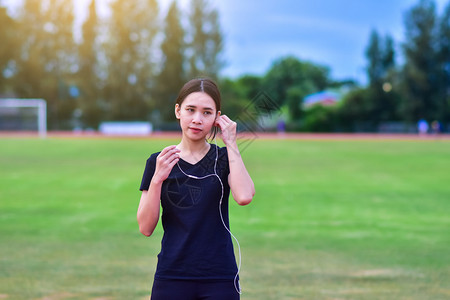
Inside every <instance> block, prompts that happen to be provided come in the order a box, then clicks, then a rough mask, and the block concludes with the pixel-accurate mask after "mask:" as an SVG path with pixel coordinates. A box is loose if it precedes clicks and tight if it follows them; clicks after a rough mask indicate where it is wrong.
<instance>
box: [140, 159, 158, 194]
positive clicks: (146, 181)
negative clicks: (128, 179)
mask: <svg viewBox="0 0 450 300" xmlns="http://www.w3.org/2000/svg"><path fill="white" fill-rule="evenodd" d="M158 154H159V152H158V153H154V154H152V155H151V156H150V157H149V158H148V159H147V162H146V164H145V170H144V174H143V175H142V181H141V187H140V188H139V189H140V190H141V191H147V190H148V188H149V186H150V182H151V181H152V178H153V174H154V173H155V168H156V157H157V156H158Z"/></svg>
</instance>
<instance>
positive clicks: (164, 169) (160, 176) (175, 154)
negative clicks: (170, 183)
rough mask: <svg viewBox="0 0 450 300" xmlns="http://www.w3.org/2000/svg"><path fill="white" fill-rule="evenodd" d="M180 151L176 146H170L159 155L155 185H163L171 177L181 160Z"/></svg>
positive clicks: (154, 177) (154, 178)
mask: <svg viewBox="0 0 450 300" xmlns="http://www.w3.org/2000/svg"><path fill="white" fill-rule="evenodd" d="M179 153H180V150H179V149H178V148H176V145H172V146H168V147H166V148H164V149H163V150H162V151H161V153H159V155H158V157H157V158H156V168H155V174H154V175H153V178H152V181H154V182H155V183H162V182H163V181H164V180H166V179H167V177H169V174H170V171H172V168H173V166H174V165H175V164H176V163H177V162H178V161H179V160H180V154H179Z"/></svg>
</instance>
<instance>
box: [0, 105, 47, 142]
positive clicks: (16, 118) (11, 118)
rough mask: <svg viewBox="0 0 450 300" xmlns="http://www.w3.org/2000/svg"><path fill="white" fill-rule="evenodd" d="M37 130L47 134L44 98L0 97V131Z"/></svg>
mask: <svg viewBox="0 0 450 300" xmlns="http://www.w3.org/2000/svg"><path fill="white" fill-rule="evenodd" d="M1 131H9V132H20V131H27V132H38V133H39V136H40V137H45V136H46V135H47V102H46V101H45V100H44V99H16V98H9V99H0V132H1Z"/></svg>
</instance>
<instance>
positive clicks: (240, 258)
mask: <svg viewBox="0 0 450 300" xmlns="http://www.w3.org/2000/svg"><path fill="white" fill-rule="evenodd" d="M214 143H215V146H216V159H215V162H214V174H208V175H205V176H202V177H198V176H194V175H190V174H186V173H185V172H184V171H183V169H181V167H180V165H179V164H178V162H177V166H178V169H180V171H181V173H183V174H184V175H186V176H187V177H189V178H193V179H205V178H207V177H211V176H216V177H217V179H219V182H220V186H221V188H222V194H221V196H220V200H219V214H220V220H221V221H222V224H223V227H225V229H226V230H227V231H228V233H229V234H230V236H231V237H232V238H233V239H234V240H235V241H236V244H237V247H238V253H239V264H238V271H237V273H236V276H234V288H235V289H236V292H238V293H239V294H242V290H241V287H240V285H239V281H238V276H239V272H240V271H241V261H242V256H241V246H240V245H239V241H238V239H237V238H236V237H235V236H234V234H232V233H231V230H230V229H229V228H228V227H227V225H226V224H225V221H224V220H223V215H222V209H221V208H222V200H223V194H224V188H223V183H222V180H221V179H220V177H219V175H218V174H217V160H218V159H219V147H218V146H217V141H216V138H215V137H214Z"/></svg>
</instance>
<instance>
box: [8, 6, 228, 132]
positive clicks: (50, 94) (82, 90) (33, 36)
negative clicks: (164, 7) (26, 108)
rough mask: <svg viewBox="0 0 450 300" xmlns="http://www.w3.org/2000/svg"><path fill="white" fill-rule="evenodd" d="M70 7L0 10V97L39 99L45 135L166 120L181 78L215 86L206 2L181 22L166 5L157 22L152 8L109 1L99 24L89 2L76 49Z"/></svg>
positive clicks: (211, 13)
mask: <svg viewBox="0 0 450 300" xmlns="http://www.w3.org/2000/svg"><path fill="white" fill-rule="evenodd" d="M73 4H74V3H73V2H72V1H67V0H47V1H42V0H24V1H23V2H22V4H21V6H20V7H18V8H17V10H16V13H15V14H13V15H14V16H10V14H8V11H7V8H6V7H2V6H0V26H1V28H2V30H1V33H0V35H1V36H0V40H1V43H2V47H1V52H0V70H1V71H2V72H1V73H0V74H1V76H0V94H2V95H7V96H8V95H13V96H14V97H19V98H44V99H46V100H47V107H48V125H49V127H50V128H51V129H68V128H71V126H73V123H72V121H73V120H74V118H78V119H79V120H80V121H81V123H82V124H83V126H84V127H92V128H96V127H97V126H98V124H99V122H101V121H104V120H148V119H150V118H153V119H161V120H165V119H167V118H168V116H169V109H168V107H169V106H170V108H171V109H170V112H172V110H173V109H172V106H173V101H174V95H176V93H177V91H178V90H179V89H180V87H181V86H182V84H183V83H184V82H185V81H186V80H187V79H188V78H190V77H193V76H198V75H203V76H210V77H213V78H215V79H217V74H219V70H220V68H221V66H222V63H223V62H222V60H221V56H220V53H221V51H222V47H223V44H222V33H221V31H220V30H221V29H220V26H219V19H218V13H217V10H216V9H215V8H214V7H211V5H209V3H208V1H207V0H191V1H190V3H189V9H188V10H189V11H188V13H186V14H182V13H181V11H180V9H179V8H178V6H177V3H176V1H173V2H172V4H171V6H170V8H169V9H168V11H167V14H166V15H165V16H163V17H161V9H160V7H159V5H158V2H157V1H156V0H142V1H126V0H115V1H111V2H109V7H108V8H109V14H108V16H107V17H103V18H101V17H100V16H99V14H98V3H97V2H96V1H95V0H91V1H90V4H89V7H88V11H87V13H86V15H87V16H86V18H85V20H84V22H83V24H82V26H81V39H80V41H75V36H74V30H73V27H74V19H75V18H74V5H73ZM184 23H185V24H186V25H185V26H183V24H184ZM169 104H170V105H169ZM152 112H153V116H152Z"/></svg>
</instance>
